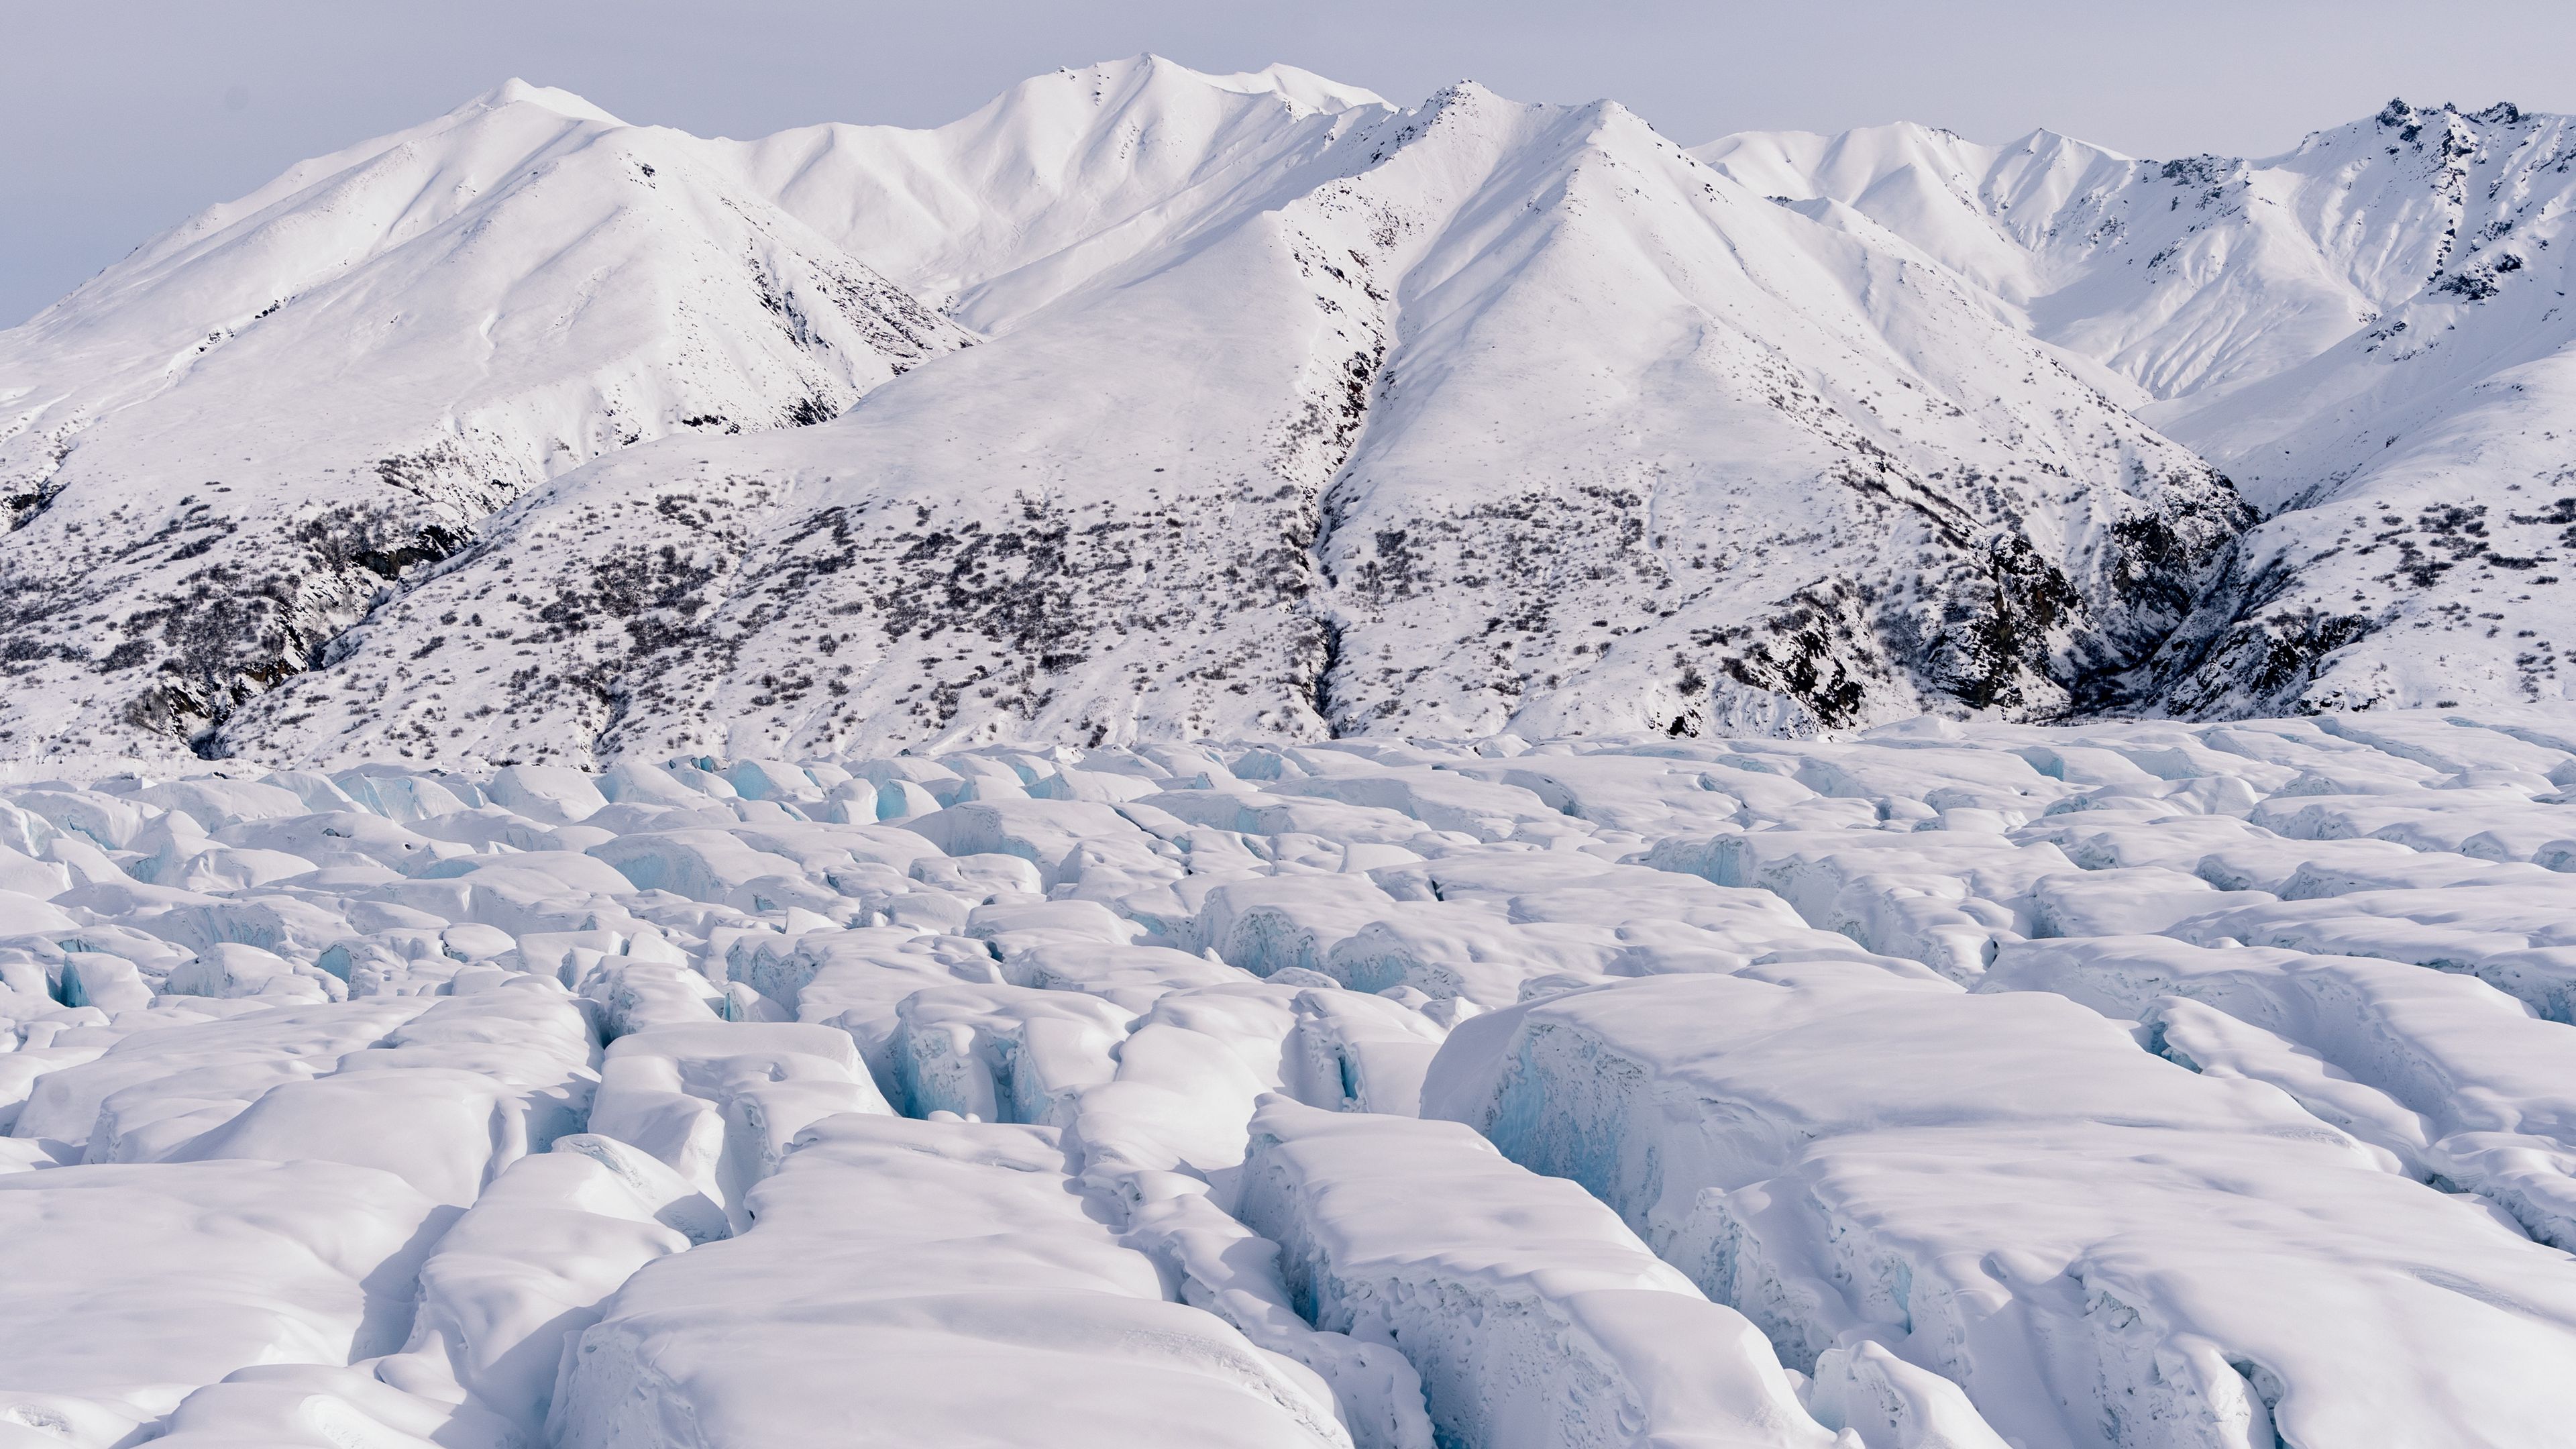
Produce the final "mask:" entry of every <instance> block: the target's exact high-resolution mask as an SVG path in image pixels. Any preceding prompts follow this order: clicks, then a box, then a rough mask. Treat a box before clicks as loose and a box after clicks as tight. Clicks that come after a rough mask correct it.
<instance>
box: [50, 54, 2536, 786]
mask: <svg viewBox="0 0 2576 1449" xmlns="http://www.w3.org/2000/svg"><path fill="white" fill-rule="evenodd" d="M2564 129H2565V127H2564V124H2563V123H2562V122H2560V121H2557V120H2553V119H2545V118H2534V117H2525V116H2522V115H2520V114H2519V113H2518V112H2513V111H2512V110H2511V108H2509V107H2507V108H2497V109H2494V110H2491V111H2486V112H2480V113H2478V114H2477V115H2475V116H2464V115H2461V114H2459V113H2457V112H2454V111H2450V110H2444V111H2440V112H2418V111H2414V110H2411V109H2407V108H2404V107H2402V106H2395V107H2392V108H2391V109H2390V110H2389V111H2388V112H2386V113H2383V114H2382V115H2381V116H2379V117H2377V118H2374V119H2372V120H2370V121H2366V122H2361V123H2357V124H2356V125H2355V126H2350V127H2345V128H2342V129H2341V130H2338V131H2331V132H2323V133H2319V135H2317V136H2315V137H2311V138H2310V140H2309V141H2308V142H2307V143H2306V144H2304V145H2303V146H2302V147H2301V148H2300V150H2299V151H2297V152H2295V153H2293V154H2292V155H2291V156H2288V157H2283V158H2276V159H2274V160H2270V161H2264V162H2239V161H2221V160H2217V159H2214V158H2205V157H2204V158H2195V159H2192V160H2189V161H2182V162H2172V163H2163V164H2157V163H2149V162H2141V161H2133V160H2130V159H2128V158H2124V157H2120V156H2117V155H2114V154H2112V153H2110V152H2107V151H2103V150H2101V149H2100V148H2096V147H2090V146H2085V145H2083V144H2081V143H2078V142H2074V141H2070V140H2066V139H2064V138H2059V137H2052V136H2047V135H2044V134H2043V135H2037V136H2034V137H2032V138H2029V139H2027V140H2025V141H2022V142H2018V143H2014V144H2012V145H2008V146H2002V147H1980V146H1976V145H1972V144H1970V143H1967V142H1964V141H1962V140H1960V139H1959V138H1957V137H1954V136H1949V135H1947V134H1945V133H1941V132H1937V131H1930V130H1926V129H1923V128H1920V127H1887V128H1879V129H1876V130H1872V131H1864V132H1853V133H1850V134H1847V135H1844V136H1840V137H1832V138H1826V137H1815V136H1803V135H1747V136H1738V137H1731V138H1728V139H1726V140H1724V141H1721V142H1717V143H1714V144H1713V145H1711V146H1708V147H1703V148H1700V150H1699V151H1698V152H1697V153H1696V154H1693V153H1688V152H1685V151H1683V150H1681V149H1680V148H1678V147H1676V146H1675V145H1673V144H1672V143H1670V142H1668V141H1666V140H1665V139H1664V138H1662V137H1660V136H1658V135H1656V134H1655V133H1654V131H1653V130H1652V129H1651V128H1650V127H1648V126H1647V125H1646V124H1645V123H1644V122H1642V121H1641V120H1639V119H1638V118H1637V117H1635V116H1634V115H1632V114H1630V113H1628V112H1627V111H1625V110H1623V109H1622V108H1620V107H1619V106H1617V105H1615V104H1613V103H1609V102H1601V103H1596V104H1594V105H1589V106H1579V107H1547V106H1530V105H1522V104H1519V103H1515V102H1512V101H1508V100H1505V99H1503V98H1501V97H1498V96H1495V95H1493V94H1491V93H1490V92H1487V91H1485V90H1483V89H1481V88H1479V87H1476V86H1474V85H1471V84H1469V85H1461V86H1458V87H1454V88H1452V89H1450V90H1448V91H1444V92H1443V93H1441V94H1440V95H1438V96H1435V97H1433V98H1432V99H1430V100H1429V101H1427V102H1425V103H1423V104H1422V105H1420V106H1418V107H1414V108H1411V109H1403V108H1399V107H1396V106H1393V105H1390V104H1388V103H1386V102H1384V101H1382V100H1380V99H1378V98H1377V97H1375V96H1371V95H1369V94H1367V93H1365V92H1360V91H1356V90H1353V89H1351V88H1348V87H1341V86H1336V85H1334V84H1332V83H1330V82H1327V81H1324V80H1322V79H1320V78H1318V77H1315V76H1311V75H1308V74H1305V73H1303V72H1299V71H1294V70H1290V69H1287V68H1284V67H1278V68H1273V69H1271V70H1268V71H1264V72H1259V73H1255V74H1247V75H1235V76H1210V75H1203V74H1200V73H1197V72H1194V71H1190V70H1188V69H1186V68H1184V67H1180V66H1177V65H1174V64H1172V63H1170V62H1168V61H1163V60H1160V59H1157V58H1153V57H1142V58H1138V59H1136V60H1132V61H1125V62H1118V63H1113V64H1107V65H1101V66H1095V67H1090V68H1088V69H1084V70H1079V71H1063V72H1058V73H1056V74H1053V75H1048V76H1041V77H1038V78H1035V79H1033V80H1031V81H1028V82H1025V83H1023V84H1022V85H1020V86H1017V87H1015V88H1013V89H1012V90H1011V91H1009V92H1007V93H1005V94H1004V95H1003V96H1001V97H999V98H997V99H996V100H995V101H994V102H993V103H992V104H990V105H988V106H986V107H985V108H983V109H982V110H980V111H978V112H977V113H975V114H974V115H972V116H969V117H967V118H965V119H964V120H961V121H958V122H956V123H953V124H951V125H948V126H945V127H940V128H937V129H935V130H928V131H910V130H902V129H896V128H888V127H861V126H845V125H831V126H819V127H808V128H802V129H799V130H794V131H789V132H784V133H781V134H779V135H776V136H771V137H767V138H764V139H760V140H755V141H748V142H744V141H732V140H722V139H714V140H710V139H702V138H697V137H691V136H687V135H683V134H680V133H677V132H673V131H669V130H663V129H652V128H638V127H629V126H625V125H622V124H621V123H619V122H618V121H616V120H615V118H613V117H610V116H608V115H606V114H605V113H603V112H600V111H599V110H597V109H596V108H594V107H591V106H589V105H587V104H586V103H583V102H581V101H579V100H578V99H577V98H574V97H571V96H568V95H565V94H563V93H561V92H552V91H543V90H538V89H535V88H531V87H527V86H523V85H520V84H517V83H515V82H514V83H512V84H511V85H509V86H505V87H503V88H502V89H501V90H499V91H496V92H494V93H493V94H491V95H489V96H486V97H484V98H482V99H480V100H478V101H476V102H473V103H471V104H469V105H467V106H465V107H462V108H460V109H459V110H458V111H456V112H453V113H451V114H450V115H448V116H446V117H443V118H441V119H439V120H438V121H435V122H432V123H430V124H429V125H427V126H424V127H421V128H417V129H415V130H413V131H409V132H405V133H402V134H400V135H397V136H394V137H388V138H385V139H383V140H380V141H376V142H371V143H368V144H366V145H363V146H359V147H355V148H352V149H351V150H350V151H347V152H344V153H341V154H340V155H337V156H333V157H328V158H324V159H322V160H319V161H315V162H309V163H306V164H304V165H302V166H299V167H297V168H295V169H294V170H292V171H290V172H289V173H288V174H287V175H286V176H284V177H281V178H280V179H279V180H278V181H277V182H275V183H272V184H271V185H270V186H269V187H267V188H265V189H263V190H262V191H261V192H259V193H257V194H256V195H254V196H252V197H249V198H246V199H245V200H243V201H241V202H238V203H233V204H231V205H227V206H223V207H218V208H215V209H213V210H212V211H210V212H208V213H207V214H205V215H204V216H202V217H200V218H198V219H197V220H195V221H193V222H191V223H189V224H188V225H187V226H185V227H183V228H181V229H180V230H179V231H177V232H174V233H173V234H171V235H170V236H168V237H165V238H162V239H160V240H157V241H155V242H153V243H151V244H149V245H147V246H146V247H145V248H143V249H142V250H140V251H138V252H137V253H136V254H135V256H133V257H131V258H129V259H128V260H127V261H125V262H123V263H120V264H119V265H118V266H117V267H115V268H112V269H110V270H109V271H108V272H106V273H104V274H102V275H101V276H100V277H99V278H97V279H96V280H94V281H93V282H91V283H90V284H89V285H87V286H85V287H84V288H82V289H81V290H80V291H78V292H76V293H74V294H73V295H72V296H70V297H68V298H66V299H65V300H64V301H63V302H62V303H60V304H57V306H55V307H54V308H52V309H50V310H48V311H47V312H46V313H44V314H43V315H41V316H39V317H38V318H37V319H35V320H34V321H33V322H31V323H29V324H28V325H27V326H26V327H24V328H21V329H18V330H17V331H15V332H11V333H8V334H5V335H0V399H5V400H6V401H5V402H0V408H5V409H7V410H8V411H7V414H6V421H5V422H0V428H5V429H6V430H7V431H6V437H5V441H0V468H5V469H6V470H7V476H8V477H9V478H10V479H11V480H13V481H12V482H10V484H9V487H8V493H9V496H10V497H11V499H12V503H11V507H12V510H13V514H14V516H15V517H16V518H17V519H18V523H19V526H18V528H17V529H16V531H15V532H14V533H12V535H11V536H10V540H9V546H8V550H7V553H6V556H5V558H0V578H5V582H6V584H7V591H6V594H5V598H6V604H5V606H0V632H5V634H6V640H5V643H0V650H5V653H6V656H7V661H6V665H5V667H6V668H7V669H9V670H10V671H11V672H12V679H13V683H15V684H17V685H18V688H16V689H14V690H13V691H11V693H10V694H9V695H8V696H7V698H6V699H5V701H0V715H5V718H0V732H5V737H0V753H5V755H6V756H7V757H8V758H9V759H12V760H14V761H16V762H17V764H16V765H15V766H14V767H15V768H19V769H22V770H24V769H42V768H48V766H46V765H44V764H42V763H41V762H44V761H55V762H61V761H70V760H79V759H100V758H108V757H123V756H125V755H127V754H131V753H136V752H140V753H142V754H144V755H145V756H147V757H148V756H150V755H153V754H155V753H159V754H165V755H166V754H169V753H172V752H175V751H178V750H181V749H183V748H188V747H194V748H195V749H197V750H198V751H199V752H201V753H208V754H219V755H220V754H240V755H245V756H253V757H258V758H263V759H270V760H276V761H281V762H289V761H291V762H299V763H329V762H335V761H342V760H347V759H355V758H366V757H375V756H380V755H383V754H385V753H389V752H391V753H406V752H407V753H408V754H409V755H410V757H412V758H414V759H417V760H420V761H423V762H429V761H447V762H456V763H475V762H481V763H496V762H502V761H507V760H512V759H521V758H556V759H568V760H573V761H577V762H585V763H587V762H595V761H598V760H602V759H606V758H610V757H614V756H617V755H620V754H624V753H629V752H637V751H641V752H645V753H653V754H662V755H667V754H671V753H686V752H714V753H726V754H734V753H757V754H776V753H781V752H789V753H793V752H799V751H813V750H826V751H829V750H838V749H842V748H845V747H867V748H877V747H883V746H893V745H906V744H930V743H939V744H944V745H955V744H959V743H966V742H974V741H984V740H996V739H1026V738H1055V739H1066V740H1071V741H1075V742H1080V743H1098V742H1120V741H1134V740H1147V739H1155V738H1170V737H1184V736H1192V735H1198V734H1206V733H1211V732H1213V733H1222V734H1231V735H1241V734H1259V733H1270V734H1277V735H1284V736H1288V737H1293V738H1313V737H1320V736H1324V735H1328V734H1355V733H1356V734H1364V733H1403V734H1412V735H1424V734H1439V735H1469V734H1484V733H1491V732H1496V731H1504V730H1509V731H1515V732H1518V733H1521V734H1524V735H1529V736H1537V735H1547V734H1564V733H1605V732H1636V731H1640V730H1652V731H1656V732H1661V733H1668V734H1682V735H1688V734H1695V733H1703V732H1709V731H1747V730H1750V731H1755V732H1764V733H1788V734H1802V733H1812V732H1814V731H1816V730H1819V729H1832V728H1841V727H1848V726H1855V725H1865V724H1869V723H1873V722H1878V721H1883V720H1887V719H1892V718H1900V717H1904V716H1908V715H1912V714H1915V713H1918V712H1922V711H1925V710H1932V711H1936V712H1953V713H1955V712H1961V711H1969V712H1977V711H1986V712H1995V713H1999V714H2002V715H2004V716H2007V717H2014V718H2050V717H2057V716H2061V715H2066V714H2070V713H2082V712H2086V711H2093V710H2101V709H2148V710H2153V709H2157V708H2166V707H2170V708H2174V709H2178V710H2181V711H2183V712H2186V713H2195V714H2204V715H2207V714H2228V713H2234V712H2242V711H2244V710H2246V709H2250V708H2255V707H2258V706H2260V707H2293V706H2298V705H2302V704H2322V705H2334V704H2356V705H2357V704H2367V703H2371V702H2374V701H2377V700H2395V701H2399V702H2434V700H2435V697H2436V696H2438V697H2440V698H2452V697H2455V696H2456V697H2477V698H2487V699H2506V700H2509V699H2521V698H2530V697H2541V696H2546V697H2556V696H2557V694H2558V693H2559V687H2558V685H2557V683H2556V680H2555V676H2554V651H2555V647H2556V645H2555V642H2554V641H2551V640H2548V639H2545V638H2543V637H2542V636H2543V634H2544V633H2545V632H2546V631H2545V630H2544V629H2541V628H2540V627H2538V624H2537V622H2536V621H2539V620H2544V619H2546V618H2547V617H2549V616H2550V614H2551V612H2552V611H2551V610H2550V609H2549V607H2548V605H2549V604H2550V603H2551V602H2552V601H2553V599H2554V598H2555V597H2556V595H2555V592H2554V591H2555V590H2556V589H2557V588H2558V587H2559V582H2558V576H2557V575H2556V574H2555V573H2553V572H2551V571H2550V561H2551V559H2552V558H2553V557H2554V554H2553V552H2552V550H2554V549H2557V548H2559V547H2561V546H2562V544H2561V541H2560V540H2559V537H2558V535H2559V533H2560V532H2562V531H2564V530H2565V529H2567V528H2568V527H2569V526H2570V525H2571V524H2576V504H2565V505H2562V504H2560V503H2559V502H2558V501H2557V499H2558V498H2559V496H2560V494H2559V492H2554V491H2551V490H2552V489H2553V488H2556V487H2557V485H2556V484H2553V483H2551V482H2550V481H2549V480H2550V479H2551V478H2554V477H2557V476H2558V472H2557V470H2558V469H2559V468H2560V467H2562V466H2564V465H2562V464H2559V463H2556V462H2553V461H2552V460H2553V459H2554V458H2555V457H2556V456H2557V455H2556V454H2555V453H2553V451H2552V450H2553V449H2554V448H2556V446H2557V443H2556V439H2555V438H2554V436H2552V429H2551V424H2550V422H2549V418H2550V417H2552V416H2554V414H2553V413H2552V411H2551V399H2552V398H2553V397H2554V395H2555V394H2554V393H2553V391H2552V388H2553V386H2554V379H2555V376H2556V374H2555V372H2554V371H2553V369H2554V368H2556V367H2557V366H2559V363H2558V361H2557V358H2558V348H2559V345H2560V342H2559V340H2560V339H2561V338H2562V337H2563V336H2564V335H2565V319H2564V316H2563V313H2562V311H2561V310H2559V309H2558V308H2557V307H2556V305H2555V304H2556V301H2557V299H2556V296H2555V292H2556V282H2557V281H2558V280H2559V279H2560V278H2561V273H2562V270H2563V264H2562V263H2560V262H2558V261H2554V260H2552V259H2551V258H2550V256H2549V248H2548V246H2547V243H2548V241H2549V240H2550V239H2551V237H2553V236H2554V235H2555V234H2556V229H2557V228H2558V226H2559V225H2561V222H2562V217H2563V213H2564V210H2565V202H2564V199H2563V198H2564V196H2565V194H2566V189H2565V186H2564V184H2563V183H2561V182H2560V181H2559V180H2558V179H2557V178H2558V177H2559V175H2560V173H2559V172H2558V171H2557V170H2556V168H2557V167H2559V166H2561V165H2563V164H2564V160H2563V159H2562V157H2561V154H2560V148H2561V142H2560V137H2561V134H2562V132H2563V131H2564ZM2544 293H2546V295H2544ZM796 424H810V425H811V426H790V425H796ZM2177 440H2179V441H2177ZM2195 449H2196V450H2197V451H2195ZM2571 461H2576V460H2571ZM2231 478H2232V479H2235V480H2238V481H2237V484H2231V483H2230V481H2229V480H2230V479H2231ZM2240 485H2241V487H2242V490H2243V492H2242V496H2241V497H2240V494H2239V491H2238V487H2239V486H2240ZM2562 491H2564V492H2566V493H2568V494H2571V495H2576V488H2568V489H2564V490H2562ZM2249 505H2250V506H2249ZM2263 514H2269V515H2271V516H2269V517H2268V518H2261V515H2263ZM2562 514H2564V515H2566V516H2565V517H2561V516H2560V515H2562ZM2258 518H2259V519H2260V521H2259V523H2258ZM2249 528H2250V529H2251V532H2248V531H2247V530H2248V529H2249ZM2524 630H2529V631H2530V632H2528V633H2524V632H2521V631H2524Z"/></svg>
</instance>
